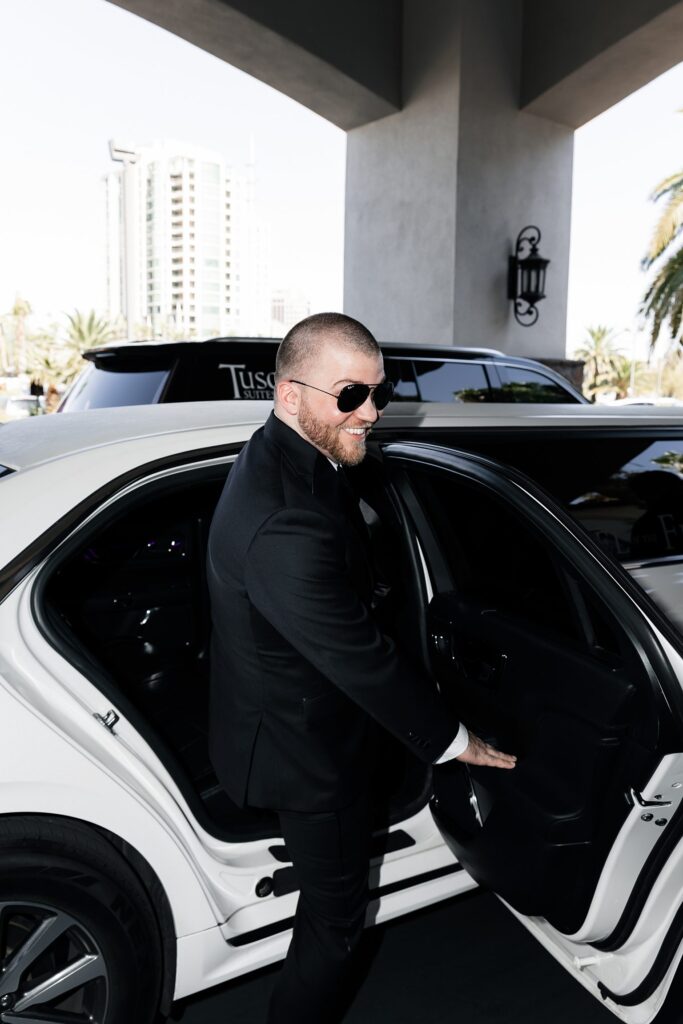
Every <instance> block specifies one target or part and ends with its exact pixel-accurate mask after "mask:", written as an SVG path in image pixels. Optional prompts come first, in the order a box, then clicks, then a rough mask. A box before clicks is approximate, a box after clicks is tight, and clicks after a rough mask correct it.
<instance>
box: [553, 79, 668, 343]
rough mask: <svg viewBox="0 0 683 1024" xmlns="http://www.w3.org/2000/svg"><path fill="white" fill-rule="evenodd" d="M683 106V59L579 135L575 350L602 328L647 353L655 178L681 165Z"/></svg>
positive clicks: (570, 339)
mask: <svg viewBox="0 0 683 1024" xmlns="http://www.w3.org/2000/svg"><path fill="white" fill-rule="evenodd" d="M681 108H683V64H679V65H678V66H677V67H675V68H672V69H671V71H667V72H666V74H664V75H661V76H660V77H659V78H657V79H655V80H654V81H653V82H651V83H650V84H649V85H647V86H645V87H644V88H643V89H640V90H639V91H638V92H635V93H633V94H632V95H631V96H629V97H627V98H626V99H625V100H622V101H621V103H618V104H617V105H616V106H614V107H611V108H610V109H609V110H607V111H605V113H604V114H601V115H600V116H599V117H596V118H594V119H593V120H592V121H590V122H588V124H585V125H583V127H581V128H579V129H578V131H577V132H576V134H575V137H574V186H573V198H572V229H571V248H570V265H569V296H568V306H569V314H568V317H567V347H568V349H569V350H570V351H571V350H572V349H573V348H575V347H576V346H577V345H578V344H580V343H581V341H582V339H583V338H584V337H585V332H586V327H589V326H590V327H593V326H596V325H605V326H607V327H611V328H613V329H614V331H615V333H617V334H618V335H619V343H620V344H621V345H622V346H623V350H624V352H625V353H626V354H628V355H631V354H635V355H636V356H637V357H638V358H642V357H644V356H645V354H646V352H647V336H646V332H643V331H642V330H641V329H639V324H638V317H637V309H638V305H639V302H640V299H641V298H642V296H643V294H644V291H645V285H646V282H647V280H648V278H647V276H646V275H645V274H644V273H643V271H642V270H641V269H640V260H641V258H642V257H643V256H644V254H645V252H646V251H647V247H648V243H649V241H650V237H651V235H652V231H653V228H654V225H655V223H656V221H657V218H658V216H659V211H660V206H661V204H660V203H658V204H655V203H653V202H652V201H651V200H650V198H649V197H650V195H651V193H652V191H653V189H654V187H655V186H656V185H657V184H658V182H660V181H661V180H662V179H663V178H665V177H667V176H668V175H669V174H673V173H674V172H675V171H678V170H680V169H681V167H683V113H678V112H677V111H679V110H680V109H681ZM551 269H552V268H551ZM548 274H549V275H550V270H549V271H548ZM548 283H550V276H549V277H548ZM661 347H663V346H660V348H661Z"/></svg>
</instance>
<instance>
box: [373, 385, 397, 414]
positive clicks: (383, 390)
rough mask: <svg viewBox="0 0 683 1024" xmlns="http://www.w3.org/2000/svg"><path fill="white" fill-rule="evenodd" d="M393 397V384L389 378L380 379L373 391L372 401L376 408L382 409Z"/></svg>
mask: <svg viewBox="0 0 683 1024" xmlns="http://www.w3.org/2000/svg"><path fill="white" fill-rule="evenodd" d="M393 397H394V385H393V384H392V382H391V381H390V380H385V381H382V383H381V384H378V385H377V387H376V388H375V391H374V402H375V408H376V409H384V408H386V406H387V405H388V404H389V402H390V401H391V399H392V398H393Z"/></svg>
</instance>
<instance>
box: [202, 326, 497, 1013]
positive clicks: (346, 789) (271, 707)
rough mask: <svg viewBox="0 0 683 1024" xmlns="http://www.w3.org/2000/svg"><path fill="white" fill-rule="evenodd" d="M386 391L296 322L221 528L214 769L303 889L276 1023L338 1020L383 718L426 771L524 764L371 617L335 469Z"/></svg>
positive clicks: (360, 451) (368, 350) (356, 935)
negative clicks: (455, 709) (270, 815)
mask: <svg viewBox="0 0 683 1024" xmlns="http://www.w3.org/2000/svg"><path fill="white" fill-rule="evenodd" d="M391 393H392V387H391V384H389V383H387V382H385V378H384V370H383V365H382V355H381V352H380V349H379V346H378V345H377V342H376V341H375V339H374V338H373V336H372V334H371V333H370V332H369V331H368V330H367V329H366V328H365V327H363V325H362V324H360V323H358V322H357V321H355V320H352V319H351V318H350V317H347V316H343V315H341V314H337V313H322V314H317V315H315V316H311V317H308V318H307V319H306V320H303V321H301V323H299V324H297V325H296V326H295V327H293V328H292V330H291V331H290V332H289V334H288V335H287V336H286V338H285V339H284V341H283V342H282V344H281V345H280V348H279V350H278V354H277V361H276V372H275V404H274V410H273V413H272V414H271V416H270V418H269V419H268V421H267V422H266V424H265V426H264V427H262V428H261V429H260V430H258V431H256V433H255V434H254V435H253V437H252V438H251V440H250V441H249V443H248V444H247V445H246V446H245V448H244V449H243V451H242V452H241V454H240V456H239V458H238V459H237V461H236V463H235V465H234V466H233V468H232V470H231V471H230V474H229V476H228V480H227V482H226V485H225V489H224V491H223V495H222V497H221V499H220V501H219V503H218V505H217V508H216V512H215V515H214V519H213V523H212V526H211V532H210V537H209V552H208V577H209V586H210V591H211V601H212V617H213V639H212V656H211V659H212V706H211V757H212V760H213V763H214V766H215V769H216V772H217V774H218V777H219V779H220V781H221V783H222V785H223V786H224V787H225V789H226V790H227V791H228V793H229V794H230V796H231V797H232V799H233V800H234V801H235V802H236V803H238V804H239V805H240V806H252V807H265V808H271V809H273V810H275V811H277V813H278V815H279V820H280V826H281V829H282V836H283V838H284V840H285V843H286V846H287V850H288V852H289V856H290V858H291V860H292V862H293V865H294V869H295V871H296V873H297V876H298V880H299V902H298V906H297V912H296V918H295V924H294V932H293V936H292V942H291V944H290V948H289V952H288V954H287V959H286V961H285V965H284V968H283V970H282V972H281V974H280V976H279V978H278V981H277V984H276V986H275V990H274V993H273V997H272V1000H271V1005H270V1011H269V1017H268V1021H269V1024H331V1022H333V1021H335V1020H337V1019H338V1013H337V1008H338V1006H339V1005H340V1002H341V997H342V993H343V990H344V983H345V981H346V980H347V979H348V976H349V968H350V966H351V964H352V961H353V953H354V951H355V949H356V947H357V945H358V941H359V939H360V936H361V933H362V930H363V923H364V918H365V911H366V907H367V901H368V886H367V881H368V860H369V839H370V832H371V823H370V794H369V793H368V788H369V787H368V785H367V783H368V778H369V770H368V769H369V765H370V757H371V752H372V739H371V738H372V731H373V728H374V726H373V722H378V723H379V724H380V725H381V726H383V727H384V728H385V729H387V730H388V731H389V732H390V733H393V735H394V736H396V737H398V739H399V740H401V741H403V743H405V744H406V745H407V746H408V747H409V749H410V750H412V752H413V753H414V754H416V755H417V756H418V757H419V758H421V759H422V760H423V761H426V762H428V763H432V762H437V761H442V760H446V759H448V758H450V757H456V756H457V757H459V758H460V759H461V760H463V761H467V762H469V763H473V764H482V765H491V766H493V767H500V768H512V767H513V766H514V762H515V759H514V757H511V756H509V755H507V754H502V753H500V752H499V751H497V750H495V749H493V748H492V747H490V746H488V745H487V744H485V743H483V742H482V741H481V740H480V739H478V738H477V737H476V736H474V735H471V734H468V732H467V730H466V729H465V727H464V726H463V725H461V724H460V723H459V722H458V721H457V720H455V719H454V717H453V714H452V712H451V711H450V710H449V708H448V707H447V706H446V705H445V703H443V702H442V701H441V699H440V698H439V695H438V693H437V691H436V689H435V688H434V686H433V685H431V683H430V681H429V680H428V679H423V678H419V677H418V675H417V673H416V671H415V668H414V667H413V666H411V665H409V664H408V663H406V662H404V661H403V660H402V659H401V657H400V656H399V654H398V653H397V650H396V648H395V647H394V645H393V644H392V642H391V641H390V640H388V639H387V638H386V637H384V636H382V634H381V633H380V631H379V629H378V628H377V626H376V624H375V623H374V621H373V618H372V614H371V611H370V598H371V593H372V579H371V575H370V571H369V568H368V558H367V549H366V547H365V543H364V540H365V539H364V538H363V537H362V531H363V524H362V520H361V521H360V522H359V515H358V508H357V505H356V506H355V507H354V504H353V499H352V498H351V495H350V488H349V485H348V483H347V482H346V480H345V474H344V468H343V467H344V466H354V465H357V464H358V463H360V462H361V461H362V459H363V457H364V456H365V451H366V442H367V437H368V434H369V432H370V430H371V429H372V427H373V425H374V424H375V423H376V422H377V420H378V419H379V417H380V415H381V414H382V410H383V409H384V407H385V405H386V404H387V402H388V400H389V399H390V397H391Z"/></svg>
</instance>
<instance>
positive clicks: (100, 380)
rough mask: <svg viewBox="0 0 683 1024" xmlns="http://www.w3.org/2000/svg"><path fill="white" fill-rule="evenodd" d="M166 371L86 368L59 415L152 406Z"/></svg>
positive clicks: (165, 378) (167, 371)
mask: <svg viewBox="0 0 683 1024" xmlns="http://www.w3.org/2000/svg"><path fill="white" fill-rule="evenodd" d="M169 372H170V371H169V370H168V369H165V370H140V371H135V372H121V371H114V370H105V369H101V368H100V367H97V366H93V365H91V366H89V367H88V368H87V369H86V370H85V371H84V372H83V373H82V374H81V376H80V377H79V378H78V380H77V381H76V383H75V384H74V386H73V387H72V389H71V391H69V393H68V394H67V396H66V398H65V399H64V401H63V403H62V406H61V411H62V412H80V411H82V410H84V409H107V408H110V407H112V406H119V405H152V404H154V403H155V402H158V401H159V398H160V396H161V393H162V391H163V390H164V386H165V384H166V381H167V380H168V376H169Z"/></svg>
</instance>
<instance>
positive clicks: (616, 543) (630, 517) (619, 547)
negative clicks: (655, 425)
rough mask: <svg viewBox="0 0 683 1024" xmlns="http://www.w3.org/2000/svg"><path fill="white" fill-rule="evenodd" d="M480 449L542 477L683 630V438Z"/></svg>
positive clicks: (510, 443) (555, 440) (518, 443)
mask: <svg viewBox="0 0 683 1024" xmlns="http://www.w3.org/2000/svg"><path fill="white" fill-rule="evenodd" d="M534 433H536V432H534ZM474 447H476V448H477V450H478V451H480V452H482V454H486V455H490V456H492V457H493V458H496V459H500V461H501V462H507V463H511V464H512V465H515V466H517V467H518V468H519V469H521V470H522V471H523V472H524V473H526V474H528V475H529V476H530V477H532V478H534V479H535V480H538V482H539V483H540V484H541V485H542V486H543V487H545V488H546V489H547V490H548V491H550V492H551V494H553V495H554V496H555V497H556V498H558V499H559V500H560V501H561V503H562V504H563V505H564V507H565V509H566V510H567V512H569V513H570V515H571V516H572V517H573V518H574V519H576V520H577V522H579V523H580V524H581V526H583V527H584V529H586V530H587V531H588V532H589V533H590V534H591V536H592V538H593V539H594V540H595V541H596V542H597V544H599V546H600V547H601V548H602V549H603V550H604V551H606V552H607V554H609V555H610V556H612V557H613V558H615V559H617V560H618V561H620V562H622V563H624V564H625V565H626V567H627V568H628V569H629V571H630V572H631V575H632V576H633V578H634V579H635V580H636V581H637V582H638V583H639V584H640V585H641V586H642V587H643V589H644V590H645V591H646V592H647V593H648V594H649V595H650V597H651V598H652V599H653V600H654V601H655V602H656V603H657V604H658V605H659V607H660V608H661V609H662V611H664V613H665V614H666V615H667V617H668V618H669V619H670V620H671V621H672V623H673V624H674V625H675V626H676V627H677V628H678V630H679V631H681V632H683V571H681V563H683V439H681V438H653V437H652V436H650V437H621V438H618V437H617V438H615V437H608V438H605V437H599V436H595V435H586V436H584V437H582V438H577V437H571V438H569V437H566V436H564V437H563V436H560V435H555V436H553V437H551V438H549V437H545V438H541V437H534V438H533V440H532V441H529V440H523V441H522V440H520V439H519V438H516V439H508V440H507V441H503V442H495V443H490V442H489V443H487V442H481V443H479V442H475V445H474Z"/></svg>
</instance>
